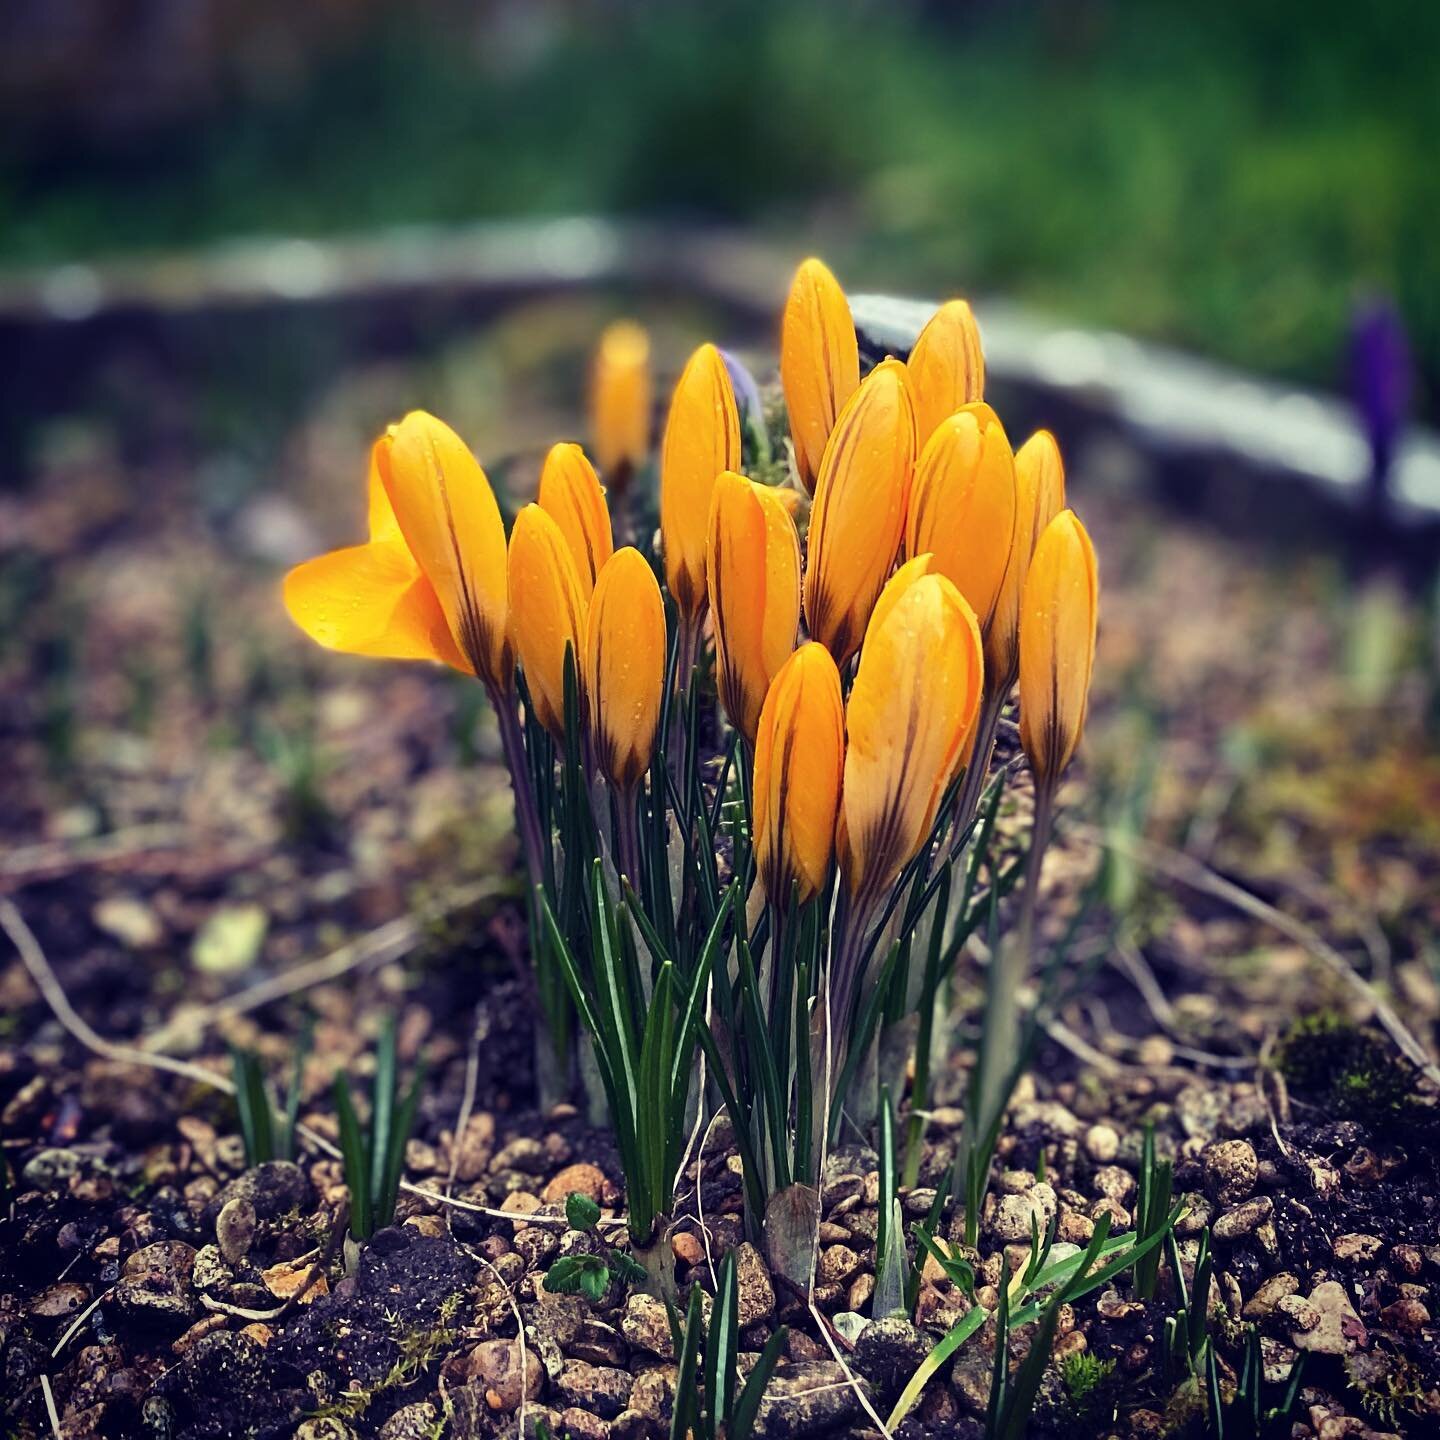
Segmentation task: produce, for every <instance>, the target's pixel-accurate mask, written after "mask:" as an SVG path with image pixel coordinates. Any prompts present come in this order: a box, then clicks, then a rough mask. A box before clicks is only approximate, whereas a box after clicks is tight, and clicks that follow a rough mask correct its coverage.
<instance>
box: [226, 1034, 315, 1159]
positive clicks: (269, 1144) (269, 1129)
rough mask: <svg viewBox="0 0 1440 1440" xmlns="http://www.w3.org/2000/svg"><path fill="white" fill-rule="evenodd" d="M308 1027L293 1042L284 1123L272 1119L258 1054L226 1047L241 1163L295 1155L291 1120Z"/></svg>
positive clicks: (302, 1070) (295, 1112)
mask: <svg viewBox="0 0 1440 1440" xmlns="http://www.w3.org/2000/svg"><path fill="white" fill-rule="evenodd" d="M311 1037H312V1031H311V1027H310V1026H309V1025H308V1024H307V1025H306V1027H305V1029H304V1031H303V1032H302V1033H301V1036H300V1040H299V1043H298V1044H297V1045H296V1046H295V1058H294V1061H293V1062H292V1065H291V1069H290V1083H289V1086H288V1087H287V1089H286V1092H285V1109H284V1112H283V1114H284V1123H283V1124H281V1125H276V1123H275V1104H274V1101H273V1100H272V1099H271V1096H270V1088H269V1086H268V1085H267V1084H266V1082H265V1071H264V1069H263V1068H262V1067H261V1064H260V1057H259V1056H258V1055H256V1054H255V1053H254V1051H252V1050H242V1049H240V1048H239V1046H231V1048H230V1064H231V1070H232V1073H233V1075H234V1077H235V1108H236V1110H237V1111H238V1112H239V1115H240V1136H241V1139H242V1140H243V1141H244V1143H245V1165H246V1168H247V1169H254V1167H255V1166H256V1165H263V1164H265V1163H266V1162H267V1161H269V1160H293V1159H294V1158H295V1121H296V1118H297V1116H298V1115H299V1113H300V1087H301V1082H302V1080H303V1078H304V1074H305V1058H306V1056H307V1055H308V1054H309V1053H310V1044H311Z"/></svg>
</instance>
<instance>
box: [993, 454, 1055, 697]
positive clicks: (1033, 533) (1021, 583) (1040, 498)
mask: <svg viewBox="0 0 1440 1440" xmlns="http://www.w3.org/2000/svg"><path fill="white" fill-rule="evenodd" d="M1015 501H1016V503H1015V543H1014V545H1013V546H1012V547H1011V559H1010V568H1009V569H1008V570H1007V571H1006V573H1005V584H1004V587H1003V588H1002V590H1001V592H1000V603H999V604H998V605H997V606H996V608H995V619H994V621H993V623H992V624H991V626H990V630H989V633H988V634H987V635H986V637H985V665H986V670H987V673H988V674H989V676H990V677H991V679H992V680H993V681H994V682H995V684H996V686H997V687H998V690H997V693H1000V694H1009V692H1010V687H1011V686H1012V685H1014V683H1015V677H1016V675H1017V674H1018V673H1019V669H1020V596H1021V594H1022V592H1023V591H1024V589H1025V577H1026V576H1027V575H1028V574H1029V573H1030V557H1031V556H1032V555H1033V554H1034V553H1035V546H1036V545H1037V544H1038V543H1039V540H1040V536H1041V534H1042V533H1043V532H1044V530H1045V527H1046V526H1047V525H1048V524H1049V523H1050V522H1051V521H1052V520H1053V519H1054V518H1055V517H1056V516H1057V515H1058V514H1059V513H1060V512H1061V511H1062V510H1063V509H1064V508H1065V466H1064V463H1063V462H1062V460H1061V458H1060V447H1059V446H1058V445H1057V444H1056V443H1055V437H1054V436H1053V435H1052V434H1051V433H1050V432H1049V431H1048V430H1037V431H1036V432H1035V433H1034V434H1033V435H1032V436H1031V437H1030V438H1029V439H1028V440H1027V441H1026V442H1025V443H1024V444H1023V445H1022V446H1021V447H1020V448H1019V450H1017V451H1016V452H1015Z"/></svg>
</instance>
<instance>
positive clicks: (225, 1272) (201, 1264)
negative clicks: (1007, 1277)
mask: <svg viewBox="0 0 1440 1440" xmlns="http://www.w3.org/2000/svg"><path fill="white" fill-rule="evenodd" d="M190 1283H191V1284H192V1285H193V1286H194V1287H195V1288H196V1289H197V1290H200V1291H203V1292H204V1293H205V1294H207V1295H218V1294H219V1293H220V1292H221V1291H222V1290H228V1289H229V1288H230V1286H232V1285H233V1284H234V1283H235V1272H234V1271H233V1270H232V1269H231V1268H230V1267H229V1266H228V1265H227V1264H226V1263H225V1257H224V1256H223V1255H222V1254H221V1253H220V1247H219V1246H218V1245H202V1246H201V1247H200V1249H199V1250H198V1251H196V1253H195V1265H194V1267H193V1269H192V1270H191V1273H190Z"/></svg>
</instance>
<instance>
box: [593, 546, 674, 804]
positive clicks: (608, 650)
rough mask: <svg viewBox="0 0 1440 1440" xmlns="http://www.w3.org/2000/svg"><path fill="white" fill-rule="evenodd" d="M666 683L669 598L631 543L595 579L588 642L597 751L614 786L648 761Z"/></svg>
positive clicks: (621, 786)
mask: <svg viewBox="0 0 1440 1440" xmlns="http://www.w3.org/2000/svg"><path fill="white" fill-rule="evenodd" d="M664 688H665V602H664V600H663V599H661V596H660V586H659V584H658V583H657V582H656V580H655V576H654V573H653V572H652V571H651V569H650V566H649V565H648V564H647V563H646V561H645V557H644V556H643V555H642V554H641V553H640V552H639V551H638V550H636V549H635V548H634V547H633V546H631V545H627V546H625V547H624V548H623V549H620V550H617V551H616V552H615V554H614V555H613V556H612V557H611V558H610V561H609V562H608V563H607V564H606V566H605V567H604V569H602V570H601V572H600V575H599V578H598V579H597V580H596V581H595V593H594V594H593V595H592V596H591V597H590V622H589V627H588V631H587V635H586V643H585V692H586V696H587V700H588V703H589V706H590V717H591V724H592V728H593V733H594V736H595V754H596V758H597V759H598V760H599V762H600V769H601V770H602V772H603V773H604V775H605V777H606V779H608V780H609V781H610V783H611V784H612V785H614V786H615V788H616V789H617V790H622V791H623V790H629V789H630V788H631V787H632V786H634V785H636V784H638V783H639V782H640V780H641V778H642V777H643V776H644V774H645V771H646V770H647V769H649V767H650V759H651V754H652V752H653V751H654V749H655V730H656V727H657V726H658V724H659V723H660V701H661V697H662V695H663V692H664Z"/></svg>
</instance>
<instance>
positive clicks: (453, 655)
mask: <svg viewBox="0 0 1440 1440" xmlns="http://www.w3.org/2000/svg"><path fill="white" fill-rule="evenodd" d="M389 452H390V437H389V436H388V435H383V436H381V438H380V439H379V440H377V441H376V442H375V444H374V446H373V447H372V448H371V451H370V539H369V542H368V543H367V544H364V545H350V546H347V547H346V548H345V549H343V550H332V551H330V553H329V554H327V555H317V556H316V557H315V558H314V559H313V560H306V561H305V562H304V563H303V564H301V565H297V566H296V567H295V568H294V569H293V570H291V571H290V573H289V574H288V575H286V577H285V585H284V598H285V608H286V609H287V610H288V611H289V612H290V618H291V619H292V620H294V622H295V623H296V624H297V625H298V626H299V627H300V628H301V629H302V630H303V631H304V632H305V633H306V634H307V635H308V636H309V637H310V638H311V639H312V640H314V641H316V642H317V643H318V644H320V645H323V646H325V648H326V649H328V650H343V651H345V652H347V653H348V654H351V655H372V656H376V657H380V658H384V659H391V660H440V661H443V662H444V663H445V664H446V665H451V666H454V668H455V669H457V670H463V671H467V672H469V671H470V670H471V669H472V667H471V665H470V663H469V661H467V660H466V659H465V657H464V656H463V655H461V653H460V651H459V650H458V649H457V648H456V645H455V639H454V637H453V636H452V635H451V633H450V625H449V622H448V621H447V620H446V618H445V611H444V610H443V609H442V608H441V605H440V598H439V596H437V595H436V593H435V587H434V586H433V585H432V584H431V583H430V581H429V580H428V579H426V577H425V574H424V572H423V571H422V570H421V569H420V566H419V565H418V564H417V563H416V561H415V557H414V556H413V555H411V553H410V547H409V546H408V545H406V543H405V537H404V536H403V535H401V533H400V526H399V524H398V523H397V522H396V519H395V512H394V510H393V509H391V506H390V497H389V496H388V495H386V493H385V483H384V481H383V480H382V479H381V466H382V465H384V464H386V463H388V460H389Z"/></svg>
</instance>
